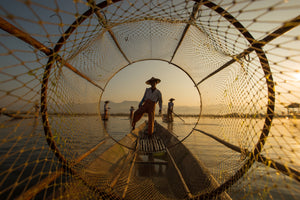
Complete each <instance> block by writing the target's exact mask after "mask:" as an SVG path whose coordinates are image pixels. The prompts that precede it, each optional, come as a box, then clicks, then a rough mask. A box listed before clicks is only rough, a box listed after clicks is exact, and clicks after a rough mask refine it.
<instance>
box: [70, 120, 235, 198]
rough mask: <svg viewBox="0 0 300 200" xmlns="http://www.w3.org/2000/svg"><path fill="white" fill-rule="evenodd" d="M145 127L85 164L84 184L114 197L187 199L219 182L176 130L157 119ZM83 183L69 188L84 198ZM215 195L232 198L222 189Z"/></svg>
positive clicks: (215, 185)
mask: <svg viewBox="0 0 300 200" xmlns="http://www.w3.org/2000/svg"><path fill="white" fill-rule="evenodd" d="M146 127H147V126H146V122H145V123H143V124H142V125H141V126H139V127H138V128H136V129H135V130H134V131H133V132H132V133H129V134H128V135H126V136H125V137H124V138H123V139H122V140H120V141H119V144H115V145H113V146H111V147H110V148H109V149H107V150H106V151H105V152H104V153H102V154H101V155H100V156H99V157H98V158H97V159H96V160H94V161H92V162H91V163H90V164H89V165H88V166H86V168H85V170H83V171H82V172H81V174H82V175H81V176H82V177H83V178H84V180H85V182H86V183H88V184H85V187H93V188H94V189H93V190H95V188H97V191H98V193H100V194H101V195H106V198H108V197H109V198H112V199H115V198H116V199H185V198H194V197H196V196H197V195H198V194H202V193H205V192H207V191H210V190H213V189H214V188H216V187H217V186H218V183H217V181H216V180H215V179H214V178H213V176H211V175H210V173H209V171H208V170H207V169H206V168H205V166H204V165H203V164H202V163H201V162H200V161H199V160H198V159H196V158H195V157H194V156H193V155H192V153H191V152H190V151H189V150H188V149H187V148H186V147H185V146H184V145H183V144H182V143H180V141H179V140H178V139H177V137H176V136H175V135H174V134H172V133H171V132H169V131H168V130H167V129H165V128H164V127H163V126H161V125H160V124H158V123H155V132H154V135H153V136H151V137H149V136H147V135H145V129H146ZM120 144H121V145H120ZM82 185H83V184H78V183H77V184H75V183H74V184H70V185H69V189H68V190H66V192H69V193H72V195H73V197H74V199H76V198H75V196H77V195H76V192H75V191H78V195H79V196H81V197H80V198H82V195H83V194H82V193H80V191H86V189H83V188H81V187H83V186H82ZM102 192H103V193H102ZM74 195H75V196H74ZM77 197H78V196H77ZM216 199H231V198H230V197H229V196H228V194H226V193H223V194H221V195H219V196H218V197H217V198H216Z"/></svg>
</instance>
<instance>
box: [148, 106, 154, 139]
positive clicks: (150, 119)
mask: <svg viewBox="0 0 300 200" xmlns="http://www.w3.org/2000/svg"><path fill="white" fill-rule="evenodd" d="M147 111H148V112H147V113H148V135H152V134H153V130H154V117H155V103H154V102H153V103H152V104H151V105H150V106H149V109H148V110H147Z"/></svg>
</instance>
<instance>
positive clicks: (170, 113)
mask: <svg viewBox="0 0 300 200" xmlns="http://www.w3.org/2000/svg"><path fill="white" fill-rule="evenodd" d="M174 100H175V99H174V98H171V99H169V103H168V112H167V119H168V122H173V108H174V103H173V101H174Z"/></svg>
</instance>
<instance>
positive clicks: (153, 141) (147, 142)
mask: <svg viewBox="0 0 300 200" xmlns="http://www.w3.org/2000/svg"><path fill="white" fill-rule="evenodd" d="M164 150H165V145H164V144H163V142H162V139H161V138H160V137H159V136H157V135H152V136H147V135H141V136H140V151H143V152H149V153H150V152H158V151H164Z"/></svg>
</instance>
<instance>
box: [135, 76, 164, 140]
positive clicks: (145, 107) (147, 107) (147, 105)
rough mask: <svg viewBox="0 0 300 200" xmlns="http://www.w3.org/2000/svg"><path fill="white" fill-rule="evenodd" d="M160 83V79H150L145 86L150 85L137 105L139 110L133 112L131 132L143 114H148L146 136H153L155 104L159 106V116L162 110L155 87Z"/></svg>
mask: <svg viewBox="0 0 300 200" xmlns="http://www.w3.org/2000/svg"><path fill="white" fill-rule="evenodd" d="M158 83H160V79H158V78H154V77H152V78H151V79H149V80H148V81H146V84H148V85H151V87H150V88H146V91H145V94H144V97H143V99H142V101H141V102H140V104H139V108H138V109H137V110H136V111H135V112H134V115H133V121H132V130H134V129H135V124H136V122H137V121H139V120H140V119H141V118H142V116H143V114H144V113H148V135H152V134H153V129H154V116H155V104H156V103H157V102H158V104H159V114H161V109H162V95H161V92H160V91H159V90H158V89H157V88H156V85H157V84H158Z"/></svg>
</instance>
